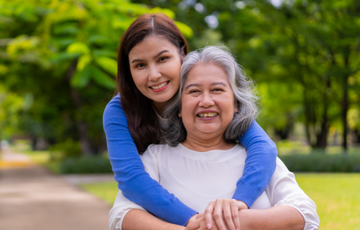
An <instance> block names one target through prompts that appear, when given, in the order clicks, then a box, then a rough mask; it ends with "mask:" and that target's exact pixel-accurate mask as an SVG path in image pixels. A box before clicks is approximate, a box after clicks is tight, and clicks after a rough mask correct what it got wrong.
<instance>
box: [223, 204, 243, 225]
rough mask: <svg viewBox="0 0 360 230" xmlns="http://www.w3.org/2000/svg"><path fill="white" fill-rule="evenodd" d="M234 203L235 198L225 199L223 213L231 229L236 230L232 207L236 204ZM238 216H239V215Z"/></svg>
mask: <svg viewBox="0 0 360 230" xmlns="http://www.w3.org/2000/svg"><path fill="white" fill-rule="evenodd" d="M233 203H234V202H233V200H229V199H226V200H223V215H224V219H225V222H226V224H227V226H228V228H229V230H235V225H234V216H233V212H232V207H233V206H235V205H234V204H233ZM236 217H238V215H237V216H236ZM239 222H240V221H239Z"/></svg>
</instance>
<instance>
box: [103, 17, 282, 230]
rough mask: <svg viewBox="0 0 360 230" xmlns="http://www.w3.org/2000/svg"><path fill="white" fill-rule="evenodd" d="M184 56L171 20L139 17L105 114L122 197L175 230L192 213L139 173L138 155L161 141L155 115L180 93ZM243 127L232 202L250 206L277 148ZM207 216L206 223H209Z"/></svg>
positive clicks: (255, 129)
mask: <svg viewBox="0 0 360 230" xmlns="http://www.w3.org/2000/svg"><path fill="white" fill-rule="evenodd" d="M186 54H187V45H186V41H185V39H184V38H183V37H182V35H181V33H180V32H179V30H178V29H177V28H176V26H175V25H174V23H173V22H172V20H171V19H169V18H167V17H166V16H164V15H144V16H142V17H140V18H139V19H137V20H135V22H134V23H133V24H132V25H131V26H130V27H129V29H128V31H127V32H126V33H125V34H124V35H123V37H122V41H121V44H120V48H119V53H118V65H119V66H118V67H119V72H118V92H119V93H120V94H121V96H120V95H117V96H116V97H115V98H114V99H113V100H112V101H111V102H110V103H109V104H108V106H107V108H106V109H105V112H104V129H105V133H106V137H107V143H108V150H109V157H110V160H111V163H112V166H113V171H114V172H115V179H116V181H118V182H119V188H120V190H121V191H122V193H123V195H124V196H125V197H127V198H128V199H130V200H132V201H134V202H135V203H137V204H139V205H141V206H142V207H144V208H145V209H146V210H148V211H150V212H151V213H153V214H154V215H156V216H158V217H160V218H161V219H164V220H166V221H168V222H171V223H174V224H178V225H186V223H188V221H189V219H190V218H191V217H193V216H194V215H195V214H196V213H197V211H196V210H194V209H192V208H190V207H188V205H185V204H183V203H182V202H181V201H179V200H178V199H177V198H176V197H175V196H174V195H173V194H170V193H169V192H168V191H167V190H165V189H164V188H163V187H162V186H160V185H159V183H157V182H156V181H154V180H152V179H151V178H150V177H149V175H148V174H147V173H146V172H145V171H144V166H143V163H142V161H141V159H140V157H139V155H138V152H140V153H141V152H144V151H145V149H146V148H147V146H148V145H149V144H156V143H159V142H160V140H161V138H162V135H161V132H160V128H159V127H160V124H161V123H162V122H163V121H162V119H161V116H160V115H163V112H164V109H165V108H166V107H167V106H168V105H169V103H170V102H171V101H172V100H173V98H174V95H176V93H177V91H178V89H179V85H180V74H179V73H180V67H181V62H182V60H183V58H184V57H185V55H186ZM251 116H252V115H251V114H250V117H251ZM244 127H245V128H243V129H242V130H241V132H240V133H241V135H239V136H238V137H237V139H238V140H239V141H240V143H241V144H242V145H243V146H244V147H245V148H246V149H247V150H248V151H247V158H246V161H245V167H244V172H243V176H242V177H241V178H240V179H239V180H238V181H237V182H236V184H237V187H236V189H235V191H233V194H232V198H234V199H236V200H241V201H243V202H245V203H246V204H247V206H249V207H251V206H252V204H253V203H254V201H255V200H256V198H257V197H258V196H260V195H261V194H262V192H263V191H264V190H265V188H266V186H267V184H268V182H269V180H270V178H271V176H272V173H273V171H274V169H275V165H276V164H275V159H276V148H275V145H274V143H273V142H272V141H271V140H270V139H269V137H268V136H267V135H266V134H265V133H264V131H263V130H262V129H261V128H260V127H259V126H258V125H257V123H256V122H253V119H250V120H248V125H247V126H244ZM134 142H135V144H136V145H135V144H134ZM237 177H238V178H239V177H240V174H239V175H237ZM217 207H218V206H217ZM216 210H218V209H217V208H215V212H216ZM222 211H224V213H226V212H227V210H222ZM222 211H221V212H222ZM214 215H215V217H216V216H218V215H217V214H216V213H214ZM207 216H208V219H207V220H206V222H207V223H213V222H212V220H211V218H209V215H207ZM205 217H206V216H205ZM210 217H211V215H210ZM219 220H220V221H221V218H220V219H219ZM221 222H223V221H221ZM225 222H226V221H225ZM220 224H221V223H220ZM223 224H224V223H223ZM233 229H234V228H233Z"/></svg>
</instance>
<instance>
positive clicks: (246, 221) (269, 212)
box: [239, 206, 304, 230]
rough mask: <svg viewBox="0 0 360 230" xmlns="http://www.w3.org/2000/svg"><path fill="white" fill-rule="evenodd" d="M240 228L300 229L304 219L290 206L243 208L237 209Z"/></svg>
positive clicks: (253, 229)
mask: <svg viewBox="0 0 360 230" xmlns="http://www.w3.org/2000/svg"><path fill="white" fill-rule="evenodd" d="M239 216H240V223H241V230H248V229H249V230H257V229H259V230H260V229H266V230H282V229H284V230H287V229H292V230H297V229H298V230H302V229H304V219H303V217H302V216H301V214H300V213H299V212H298V211H297V210H296V209H295V208H293V207H290V206H276V207H272V208H269V209H244V210H241V211H239Z"/></svg>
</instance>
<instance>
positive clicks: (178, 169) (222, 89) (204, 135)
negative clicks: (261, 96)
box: [109, 47, 319, 230]
mask: <svg viewBox="0 0 360 230" xmlns="http://www.w3.org/2000/svg"><path fill="white" fill-rule="evenodd" d="M251 85H252V84H251V81H248V80H247V79H246V77H245V75H243V74H242V73H241V70H240V68H239V66H238V65H237V63H236V61H235V60H234V58H233V57H232V56H231V55H230V54H229V53H228V52H226V51H224V50H222V49H220V48H218V47H206V48H204V49H203V50H200V51H194V52H191V53H189V54H188V55H187V56H186V58H185V60H184V62H183V66H182V68H181V80H180V92H179V96H178V97H176V98H175V101H174V102H173V103H171V104H170V105H168V107H167V109H166V112H165V114H164V115H165V117H166V118H168V121H167V122H168V124H164V126H163V127H164V137H165V139H166V142H167V143H168V144H165V145H151V146H149V148H148V149H147V150H146V152H145V153H144V154H143V155H142V156H141V159H142V161H143V163H144V165H145V169H146V171H147V172H148V173H149V174H150V176H151V177H152V178H153V179H155V180H156V181H158V182H159V183H160V184H161V185H162V186H164V188H166V189H167V190H168V191H170V192H172V193H174V194H175V195H176V196H177V197H178V198H179V199H180V200H181V201H183V202H184V203H185V204H187V205H188V206H189V207H191V208H193V209H194V210H196V211H198V212H199V213H200V212H203V210H205V208H206V207H207V205H208V203H209V202H211V201H212V200H216V199H219V198H221V199H220V200H230V199H231V197H232V194H233V192H234V191H235V188H236V185H235V184H236V181H237V179H238V175H241V174H242V172H243V168H244V164H245V158H246V150H245V149H244V148H243V147H242V146H241V145H239V144H236V142H235V141H236V140H237V138H238V137H239V135H240V134H241V131H239V130H241V129H243V128H245V129H246V128H247V127H248V126H249V124H250V123H251V121H252V120H253V119H254V118H256V115H257V107H256V103H255V102H256V98H255V97H254V94H253V92H252V87H251ZM185 168H186V169H185ZM199 181H203V183H199ZM134 212H136V213H137V215H134ZM236 212H237V213H238V215H239V216H240V219H241V229H242V230H245V229H252V230H255V229H267V230H271V229H276V230H281V229H293V230H295V229H299V230H300V229H305V230H314V229H317V228H318V227H319V217H318V215H317V213H316V205H315V203H314V202H313V201H312V200H311V199H310V198H309V197H308V196H306V194H305V193H304V192H303V191H302V190H301V189H300V188H299V186H298V185H297V183H296V181H295V177H294V175H293V174H292V173H291V172H289V171H288V170H287V168H286V166H285V165H284V164H283V163H282V162H281V160H280V159H277V166H276V170H275V172H274V174H273V176H272V178H271V180H270V183H269V185H268V186H267V188H266V190H265V192H264V193H262V194H261V196H260V197H259V198H258V199H257V200H256V201H255V202H254V204H253V206H252V210H249V209H243V210H240V211H238V210H236ZM139 213H140V214H141V215H142V216H143V218H139ZM145 213H146V212H144V211H143V208H142V207H140V206H138V205H136V204H135V203H133V202H130V201H129V200H128V199H126V198H125V197H124V196H123V195H122V194H121V191H119V193H118V196H117V198H116V201H115V203H114V207H113V208H112V209H111V211H110V221H109V226H110V229H111V230H121V229H123V230H136V229H148V230H151V229H156V230H159V229H167V230H171V229H174V230H175V229H178V230H181V229H197V228H200V229H204V227H205V222H204V219H203V218H199V219H197V220H192V221H190V223H189V224H188V226H187V227H183V226H179V225H172V224H169V223H166V222H163V221H161V220H159V219H156V218H155V217H153V216H151V215H150V214H147V216H146V215H145Z"/></svg>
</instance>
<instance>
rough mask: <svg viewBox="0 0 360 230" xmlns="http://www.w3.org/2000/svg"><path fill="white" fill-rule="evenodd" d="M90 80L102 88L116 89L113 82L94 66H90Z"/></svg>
mask: <svg viewBox="0 0 360 230" xmlns="http://www.w3.org/2000/svg"><path fill="white" fill-rule="evenodd" d="M91 79H92V80H94V82H95V83H97V84H98V85H100V86H102V87H105V88H108V89H115V88H116V83H115V80H114V79H112V78H111V77H109V76H108V75H107V74H106V73H104V72H103V71H102V70H100V69H99V68H97V67H95V66H91Z"/></svg>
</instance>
